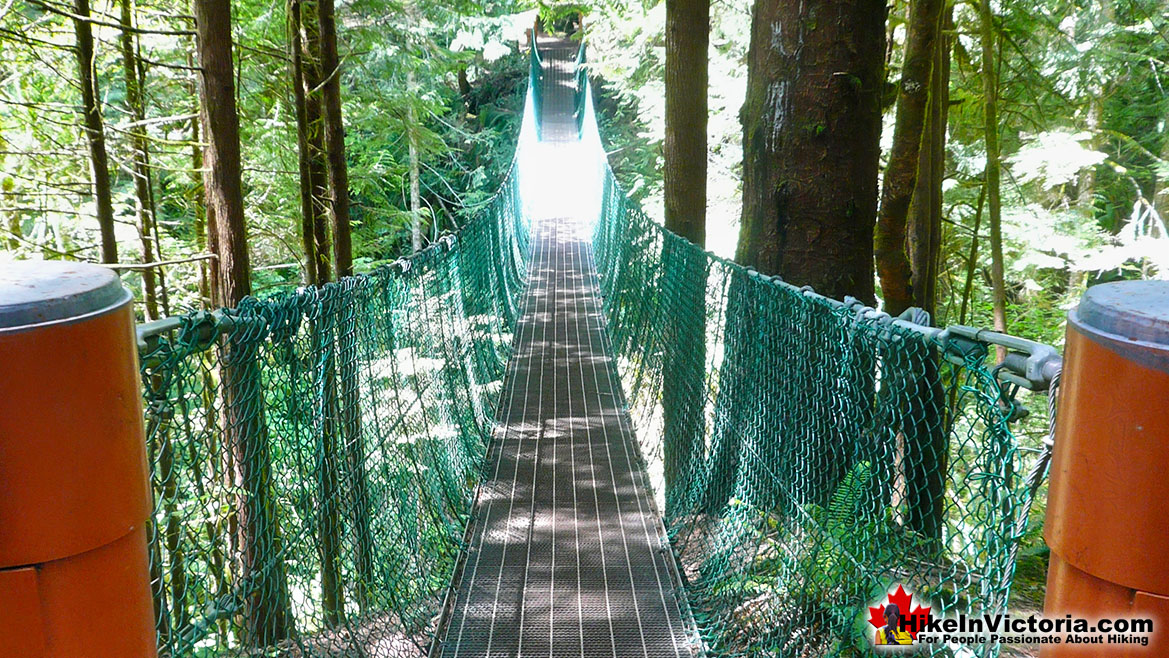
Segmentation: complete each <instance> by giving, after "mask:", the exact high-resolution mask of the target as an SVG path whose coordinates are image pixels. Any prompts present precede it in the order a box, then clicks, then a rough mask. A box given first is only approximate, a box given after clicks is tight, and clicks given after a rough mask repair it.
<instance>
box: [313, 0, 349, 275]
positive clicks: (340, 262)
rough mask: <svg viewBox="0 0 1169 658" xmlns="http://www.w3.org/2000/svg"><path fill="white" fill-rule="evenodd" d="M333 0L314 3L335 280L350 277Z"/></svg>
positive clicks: (346, 173) (345, 167) (346, 176)
mask: <svg viewBox="0 0 1169 658" xmlns="http://www.w3.org/2000/svg"><path fill="white" fill-rule="evenodd" d="M334 13H335V12H334V9H333V0H317V17H318V18H317V21H318V23H319V26H320V30H321V69H322V70H323V71H324V74H325V83H324V87H323V88H322V89H321V91H322V93H323V95H324V109H325V148H326V150H327V151H328V156H329V192H330V197H331V199H332V212H331V215H332V218H333V266H334V268H335V270H336V272H337V278H338V279H340V278H341V277H343V276H349V275H351V274H353V244H352V239H351V238H350V234H349V168H348V165H347V164H346V162H345V123H344V121H343V120H342V118H341V62H340V59H339V58H338V56H337V21H336V19H335V17H334Z"/></svg>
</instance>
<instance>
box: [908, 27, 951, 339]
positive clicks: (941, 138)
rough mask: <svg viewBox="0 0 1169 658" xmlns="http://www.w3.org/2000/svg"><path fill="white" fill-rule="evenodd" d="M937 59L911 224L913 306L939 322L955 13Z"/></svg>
mask: <svg viewBox="0 0 1169 658" xmlns="http://www.w3.org/2000/svg"><path fill="white" fill-rule="evenodd" d="M939 25H940V26H941V31H940V32H939V33H938V38H937V40H936V41H935V44H936V46H937V48H936V49H935V52H936V58H935V60H934V66H933V71H932V73H931V74H930V78H931V82H930V103H929V113H928V115H927V116H926V122H925V128H924V131H923V133H922V141H921V149H920V153H919V154H918V165H917V171H918V176H917V183H916V185H914V190H913V201H912V203H910V206H909V215H908V223H907V231H908V236H907V237H908V244H909V264H910V269H911V270H912V272H913V278H912V280H911V289H912V291H913V298H912V302H913V306H917V307H918V308H921V309H924V310H925V311H926V312H927V313H929V314H930V317H931V318H934V319H936V317H937V291H938V276H939V273H940V268H941V252H942V182H943V181H944V179H945V176H946V124H947V122H948V118H949V107H950V37H949V33H950V31H951V30H952V29H953V25H954V8H953V5H949V6H947V7H946V8H944V9H943V11H942V15H941V16H940V17H939Z"/></svg>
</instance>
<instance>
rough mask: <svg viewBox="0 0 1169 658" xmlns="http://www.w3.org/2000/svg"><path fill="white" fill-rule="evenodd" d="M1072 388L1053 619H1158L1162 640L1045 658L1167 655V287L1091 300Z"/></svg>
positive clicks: (1061, 648) (1076, 316)
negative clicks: (1065, 617)
mask: <svg viewBox="0 0 1169 658" xmlns="http://www.w3.org/2000/svg"><path fill="white" fill-rule="evenodd" d="M1062 380H1063V383H1062V387H1061V391H1060V409H1059V418H1058V419H1057V423H1056V432H1055V451H1054V455H1053V457H1052V464H1051V483H1050V486H1049V489H1048V502H1047V520H1046V522H1045V525H1044V537H1045V538H1046V539H1047V544H1048V546H1050V548H1051V564H1050V566H1049V568H1048V572H1047V595H1046V600H1045V602H1044V613H1045V615H1047V616H1049V617H1063V616H1064V615H1067V614H1071V615H1076V616H1080V617H1087V618H1102V617H1116V616H1126V617H1151V618H1153V620H1154V621H1153V623H1154V633H1153V635H1152V637H1151V638H1150V645H1149V646H1141V645H1107V644H1106V645H1103V646H1099V645H1091V646H1092V648H1090V649H1087V648H1078V646H1077V645H1067V644H1061V645H1048V646H1047V647H1045V648H1044V649H1043V651H1041V652H1040V655H1041V656H1043V657H1044V658H1057V657H1061V656H1072V655H1077V656H1078V655H1106V656H1130V655H1132V656H1163V655H1169V632H1167V630H1169V629H1166V628H1165V625H1166V624H1169V550H1166V546H1169V471H1167V470H1166V465H1167V464H1169V281H1125V282H1117V283H1108V284H1102V285H1098V286H1094V287H1092V288H1089V289H1088V291H1087V292H1086V293H1085V294H1084V297H1083V299H1081V301H1080V304H1079V306H1078V307H1077V308H1076V309H1075V310H1074V311H1072V312H1071V313H1070V314H1069V315H1068V328H1067V347H1066V350H1065V358H1064V368H1063V376H1062ZM1079 646H1082V645H1079Z"/></svg>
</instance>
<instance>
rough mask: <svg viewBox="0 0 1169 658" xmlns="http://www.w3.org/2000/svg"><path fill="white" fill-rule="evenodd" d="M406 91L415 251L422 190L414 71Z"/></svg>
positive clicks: (418, 240)
mask: <svg viewBox="0 0 1169 658" xmlns="http://www.w3.org/2000/svg"><path fill="white" fill-rule="evenodd" d="M406 91H407V92H408V95H409V96H410V98H411V101H409V102H410V103H411V104H410V105H408V106H407V107H406V124H407V125H406V134H407V140H406V141H407V144H408V145H409V149H410V154H409V157H410V247H411V249H412V250H413V251H415V252H417V251H420V250H421V249H422V190H421V185H420V178H421V177H420V172H419V163H418V133H417V127H416V126H415V125H414V122H415V121H416V119H415V117H414V105H413V104H412V103H413V98H414V95H415V94H417V93H418V82H417V81H416V80H415V79H414V71H410V72H409V73H408V74H407V77H406Z"/></svg>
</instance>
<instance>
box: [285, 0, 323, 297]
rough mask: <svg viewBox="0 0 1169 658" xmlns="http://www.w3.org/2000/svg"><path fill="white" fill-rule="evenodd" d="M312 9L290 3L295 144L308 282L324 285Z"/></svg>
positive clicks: (316, 38)
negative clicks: (295, 45) (307, 229)
mask: <svg viewBox="0 0 1169 658" xmlns="http://www.w3.org/2000/svg"><path fill="white" fill-rule="evenodd" d="M314 7H315V5H313V3H306V2H301V1H300V0H295V1H294V2H293V8H294V9H295V10H296V11H295V13H294V14H293V15H292V20H293V21H294V22H295V25H296V27H297V30H296V32H297V36H296V40H297V41H298V42H299V45H300V48H299V50H298V54H299V58H294V62H293V63H294V66H295V64H296V62H297V61H299V63H300V72H301V75H300V78H299V79H298V80H296V81H295V82H297V83H298V84H299V85H300V87H301V90H300V94H301V97H302V98H303V99H304V121H303V123H302V122H301V121H299V120H298V122H297V128H298V139H297V141H298V143H299V144H300V146H301V157H302V158H304V159H305V161H306V162H305V165H303V166H302V173H303V174H305V175H302V177H301V181H300V185H301V207H302V210H303V209H304V208H305V205H306V202H305V196H306V195H307V197H308V199H307V201H308V203H307V205H308V208H309V214H310V217H309V219H307V220H304V221H303V222H302V227H303V226H305V225H311V227H312V230H311V235H312V239H313V248H312V249H313V254H312V255H313V257H314V258H315V263H314V268H315V272H314V273H313V275H312V276H311V277H310V281H312V282H313V283H315V284H316V285H324V284H325V283H327V282H329V281H330V280H331V279H332V273H331V271H330V266H329V255H330V248H329V205H330V204H329V171H328V166H329V165H328V157H327V154H326V153H325V125H324V124H325V120H324V114H323V111H322V96H323V94H322V89H321V85H322V82H323V76H322V75H321V58H320V53H321V31H320V25H319V24H318V22H317V14H316V12H315V11H314V10H313V9H314ZM306 252H307V249H306ZM306 255H308V254H307V253H306Z"/></svg>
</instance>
